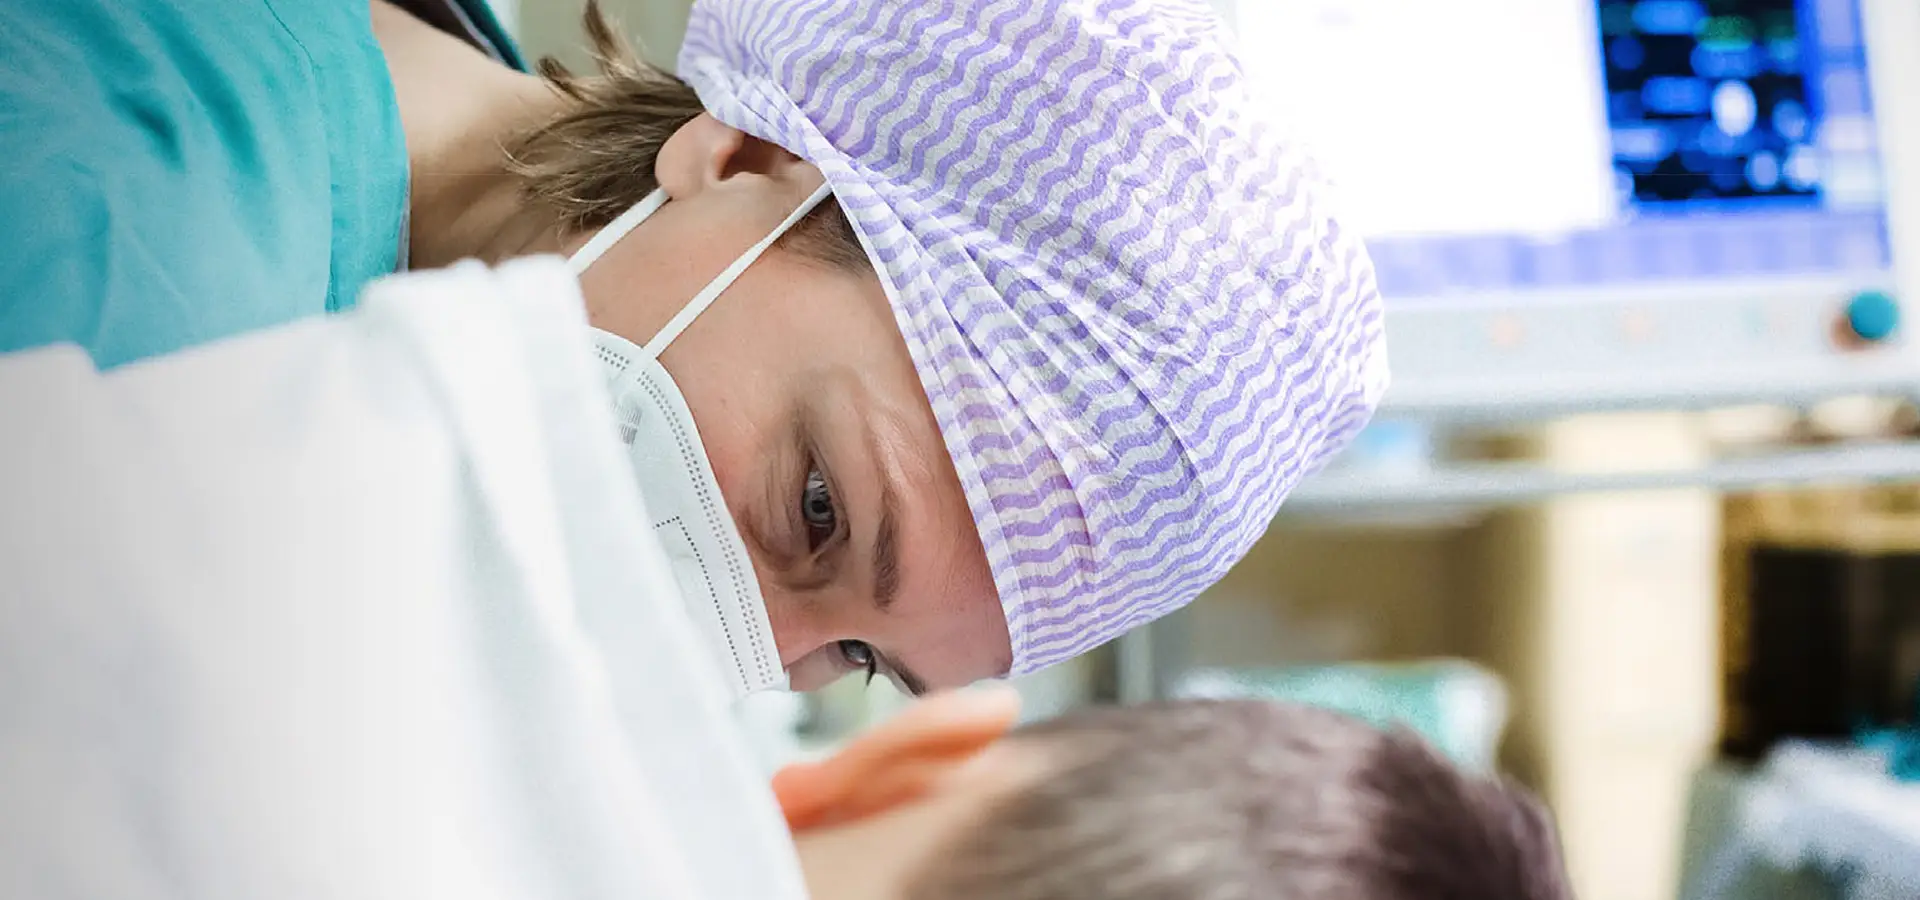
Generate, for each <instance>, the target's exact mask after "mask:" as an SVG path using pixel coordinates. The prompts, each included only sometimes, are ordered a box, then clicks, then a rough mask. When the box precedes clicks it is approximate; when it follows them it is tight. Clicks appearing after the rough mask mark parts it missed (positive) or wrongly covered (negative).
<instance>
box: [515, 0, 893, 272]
mask: <svg viewBox="0 0 1920 900" xmlns="http://www.w3.org/2000/svg"><path fill="white" fill-rule="evenodd" d="M584 21H585V28H586V32H587V37H588V39H589V41H590V45H591V48H592V51H593V59H594V63H595V67H596V68H598V69H599V72H598V74H595V75H585V76H582V75H575V74H574V73H573V72H571V71H568V69H567V67H566V66H565V65H562V64H561V63H560V61H559V60H557V59H554V58H553V57H547V58H544V59H542V60H540V75H541V77H543V78H545V79H546V81H547V83H548V84H549V85H550V86H552V87H553V89H554V90H556V91H559V92H560V94H561V95H562V96H563V97H565V98H566V99H567V100H569V101H570V104H569V108H568V110H567V111H566V112H565V113H563V114H561V116H560V117H559V118H557V119H554V120H553V121H551V122H548V123H546V124H545V125H542V126H541V127H539V128H536V129H534V130H532V131H530V132H528V133H526V134H524V135H521V136H520V137H519V139H518V140H516V141H514V142H513V143H512V144H511V145H510V146H509V147H508V148H507V151H508V158H509V162H510V165H511V167H512V168H513V170H514V171H516V172H518V173H519V174H520V175H521V176H522V177H524V178H526V180H527V193H528V196H529V199H531V200H533V201H534V202H536V203H541V204H545V205H546V206H548V207H550V208H552V209H553V210H554V211H556V212H557V213H559V214H560V217H561V222H562V224H564V225H565V226H567V227H568V228H571V229H573V230H576V231H587V230H591V229H596V228H599V227H601V226H603V225H606V224H607V223H608V222H611V221H613V220H614V219H615V218H617V217H618V216H619V215H620V214H621V213H623V212H626V211H627V209H628V208H630V207H632V206H633V205H634V204H636V203H639V202H640V201H641V200H643V199H645V198H646V196H647V195H648V194H651V193H653V190H654V188H657V187H659V185H660V183H659V181H658V180H656V179H655V178H654V169H653V167H654V163H655V162H656V161H657V160H658V159H659V158H660V148H661V147H663V146H665V145H666V143H667V139H668V138H670V137H672V136H673V134H674V132H676V131H679V130H680V127H681V126H683V125H685V124H687V123H688V122H691V121H693V120H694V119H695V118H696V117H698V116H699V115H700V114H701V113H704V112H706V107H705V106H703V105H701V103H700V96H699V95H698V94H696V93H694V90H693V88H691V87H689V86H687V84H686V82H683V81H681V80H680V79H678V78H675V77H673V76H672V75H669V74H667V73H666V72H663V71H661V70H659V69H657V68H654V67H653V66H651V65H649V64H648V63H647V62H646V61H644V60H642V59H641V58H640V56H639V54H637V53H635V52H634V49H633V45H632V44H631V43H629V42H628V41H627V40H626V39H625V38H623V37H621V35H620V32H619V31H618V30H617V29H615V28H614V26H613V25H612V23H610V22H609V21H608V20H607V16H606V14H605V12H603V11H602V10H601V8H600V3H599V0H588V2H587V8H586V13H585V15H584ZM776 246H781V247H785V248H787V249H789V250H793V251H795V252H797V253H799V254H801V255H802V256H805V257H808V258H811V259H814V260H816V261H818V262H822V263H825V264H827V265H829V266H832V267H834V268H837V269H841V270H845V271H850V272H855V273H864V272H866V271H869V270H870V269H871V267H872V263H871V262H870V261H869V260H868V259H867V254H866V251H865V250H863V249H862V248H861V246H860V238H859V236H857V235H856V234H855V233H854V231H853V226H852V225H851V224H850V223H848V221H847V217H846V214H845V213H844V212H842V211H841V209H840V205H839V204H838V203H837V202H835V201H834V200H833V199H831V198H829V199H828V200H827V201H826V202H824V203H821V204H820V205H819V206H817V207H815V208H814V209H813V211H812V212H810V213H808V214H807V216H806V217H805V218H803V219H801V220H800V222H799V223H798V224H796V225H795V226H794V227H793V229H792V230H790V231H788V232H787V233H786V234H785V235H783V236H782V237H781V239H780V242H779V244H777V245H776Z"/></svg>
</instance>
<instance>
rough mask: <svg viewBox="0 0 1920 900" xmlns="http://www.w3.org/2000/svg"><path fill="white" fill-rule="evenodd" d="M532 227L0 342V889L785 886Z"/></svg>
mask: <svg viewBox="0 0 1920 900" xmlns="http://www.w3.org/2000/svg"><path fill="white" fill-rule="evenodd" d="M586 335H587V332H586V325H585V322H584V317H583V315H582V313H581V303H580V298H579V294H578V289H577V287H576V285H575V282H574V280H573V278H572V276H571V275H570V274H568V272H567V271H566V269H565V267H564V265H562V264H561V263H560V262H559V261H558V260H551V259H542V260H533V261H526V262H520V263H514V264H511V265H509V266H507V267H504V268H502V269H500V270H489V269H486V268H484V267H481V266H479V265H477V264H473V265H468V266H464V267H461V268H457V269H454V270H448V271H441V272H429V273H418V274H413V275H406V276H400V277H398V278H394V279H390V280H388V281H386V282H383V283H380V284H378V285H376V286H375V287H374V289H373V290H372V291H371V292H370V293H369V295H368V297H367V299H366V301H365V303H364V304H363V306H362V307H361V308H360V309H359V310H356V311H355V312H353V313H351V314H349V315H346V316H342V317H338V318H332V319H324V320H314V321H308V322H303V323H299V324H295V325H291V326H287V327H283V328H280V329H277V330H274V331H270V332H263V333H259V334H255V335H249V336H246V337H242V338H239V339H236V340H230V341H227V342H224V343H220V344H214V345H210V346H207V347H203V348H200V349H197V350H193V351H188V352H186V353H182V354H178V355H174V356H169V357H164V358H160V359H156V360H153V361H150V362H147V363H143V364H138V365H134V366H130V367H126V368H122V369H119V370H115V371H113V372H110V373H108V374H105V375H102V374H100V373H97V372H96V371H95V370H94V369H93V368H92V366H91V365H90V363H88V361H87V360H86V358H85V356H84V355H83V354H81V353H79V352H78V351H73V350H63V349H57V348H56V349H52V350H46V351H39V352H33V353H27V354H24V355H18V356H13V357H6V358H0V896H5V897H21V898H25V897H34V898H61V897H73V898H97V897H113V898H116V900H144V898H161V897H181V898H188V897H190V898H196V900H213V898H261V897H273V898H276V900H297V898H343V900H344V898H352V900H380V898H395V900H400V898H405V900H422V898H435V897H448V898H453V897H457V898H460V900H491V898H501V900H506V898H531V897H538V898H607V900H613V898H620V900H633V898H652V897H659V898H675V900H677V898H682V897H685V898H715V900H734V898H755V900H760V898H767V900H781V898H795V900H797V898H800V897H801V896H802V893H803V891H802V888H801V887H800V880H799V877H798V871H797V866H796V864H795V861H794V859H793V855H792V848H791V845H790V843H789V842H788V840H787V838H786V835H785V831H784V828H783V827H782V826H781V824H780V821H779V817H778V814H777V810H776V809H775V807H774V805H773V802H772V799H771V797H770V796H769V795H768V793H767V791H766V790H765V788H764V785H763V784H761V783H759V782H758V780H757V776H756V775H755V773H754V770H753V768H752V766H751V765H750V763H749V762H748V759H747V757H746V755H745V753H744V749H743V748H742V747H741V746H739V744H738V742H737V736H736V735H735V734H734V733H733V732H732V730H731V726H730V723H729V722H728V720H727V718H726V711H725V708H724V703H723V700H722V697H721V693H720V688H719V685H718V684H717V682H716V681H715V680H714V677H713V676H714V673H713V672H712V671H710V669H709V666H710V663H709V662H708V661H707V660H706V659H705V658H704V657H703V656H702V655H701V654H700V653H699V652H698V648H697V645H696V644H695V638H694V635H693V632H692V630H691V625H690V623H688V622H687V621H686V620H685V618H684V614H683V613H682V612H681V609H680V606H679V603H680V601H679V598H678V596H677V593H676V592H675V591H674V589H673V587H672V585H673V581H672V577H671V575H670V573H669V571H668V569H667V566H666V562H665V559H664V558H663V557H662V556H661V555H660V551H659V548H658V547H657V546H655V545H654V544H653V543H652V541H651V537H650V535H649V534H648V529H647V527H646V525H645V522H644V511H643V509H642V508H641V506H640V502H639V500H638V496H637V494H636V492H635V490H634V489H633V483H632V476H631V474H630V473H629V472H628V471H627V469H626V468H625V465H624V462H623V460H622V458H621V456H620V455H619V445H618V443H617V441H616V440H615V439H614V436H613V435H614V432H613V426H612V422H611V418H610V415H609V413H608V411H607V404H606V398H605V396H604V391H603V389H602V388H601V387H600V377H599V373H598V372H596V371H595V370H594V369H593V368H592V366H593V362H592V358H591V355H590V349H589V343H588V340H587V336H586Z"/></svg>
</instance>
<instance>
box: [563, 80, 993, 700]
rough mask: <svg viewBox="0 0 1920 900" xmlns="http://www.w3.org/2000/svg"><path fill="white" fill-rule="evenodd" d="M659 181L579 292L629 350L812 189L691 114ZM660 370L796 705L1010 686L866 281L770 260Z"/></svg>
mask: <svg viewBox="0 0 1920 900" xmlns="http://www.w3.org/2000/svg"><path fill="white" fill-rule="evenodd" d="M656 171H657V174H658V175H659V177H660V182H661V185H662V186H663V187H665V188H666V189H667V192H668V194H669V196H670V197H671V198H672V199H671V201H670V202H669V203H667V205H666V206H665V207H663V208H662V209H661V210H660V211H659V212H658V213H656V214H654V216H653V217H652V218H650V219H648V220H647V221H646V222H645V223H643V224H642V225H641V226H640V227H639V228H637V229H636V230H635V231H634V232H633V233H632V234H630V235H628V236H627V238H626V239H624V240H622V241H621V242H620V243H619V244H618V245H616V246H615V247H614V248H613V249H612V250H610V251H609V252H608V253H607V254H606V255H605V256H604V257H602V258H601V259H600V261H599V262H597V263H595V264H594V266H593V267H592V268H591V269H589V270H588V271H587V272H586V274H585V275H584V276H583V277H582V279H581V284H582V287H583V290H584V291H585V293H586V297H587V305H588V314H589V317H590V318H591V319H592V322H593V324H594V326H595V327H598V328H601V329H603V330H606V331H609V332H612V333H614V334H618V335H620V336H622V337H624V338H626V339H628V340H630V341H632V342H634V343H635V344H644V343H645V342H646V341H647V339H648V338H650V337H652V336H653V334H654V333H655V332H657V331H658V330H659V329H660V327H661V326H662V325H664V324H665V323H666V322H667V320H668V319H669V318H671V317H672V316H673V315H674V314H675V313H677V312H679V310H680V308H681V307H682V306H684V305H685V304H686V302H687V301H688V300H689V299H691V298H692V297H693V296H694V294H695V293H697V292H698V291H699V290H700V289H701V288H702V287H704V286H705V285H706V284H707V282H708V281H709V280H711V279H712V278H713V277H714V276H715V275H717V274H719V273H720V272H721V270H723V269H725V268H726V267H727V266H728V265H730V264H732V263H733V261H734V260H735V259H737V258H738V257H739V256H740V255H741V253H742V252H743V251H745V250H746V249H747V248H748V247H750V246H752V245H753V244H754V243H756V242H757V241H759V240H760V239H762V238H764V237H765V236H766V235H767V234H768V233H770V232H772V231H773V229H774V228H775V227H777V226H778V225H779V223H780V222H781V220H782V219H784V218H785V217H786V216H787V215H788V214H789V213H791V212H792V211H793V209H794V208H795V207H797V206H798V205H799V204H800V203H801V201H802V200H803V199H804V198H805V197H806V196H807V194H809V193H810V192H811V191H812V190H813V189H814V188H815V187H817V186H818V185H819V184H820V180H821V177H820V174H819V172H818V171H817V170H815V169H814V168H813V167H812V166H809V165H807V164H805V163H801V162H799V161H798V160H795V159H794V158H793V157H791V156H790V155H787V154H786V153H784V152H783V151H781V150H779V149H778V148H775V147H772V146H770V145H767V144H764V143H761V142H759V141H756V140H754V139H752V138H748V137H745V136H744V135H741V134H740V133H739V132H737V131H734V130H732V129H730V128H727V127H726V126H724V125H720V124H719V123H718V122H715V121H713V120H712V119H708V118H705V117H702V118H701V119H699V120H696V121H695V122H694V123H693V124H691V125H688V126H686V127H685V128H683V129H682V130H681V131H680V132H679V133H678V134H676V135H675V136H674V138H673V139H672V140H671V141H669V142H668V144H667V146H666V148H665V149H664V150H663V152H662V153H661V157H660V161H659V164H658V167H657V169H656ZM660 361H661V364H662V365H664V366H665V367H666V369H667V371H668V372H669V373H670V374H672V376H673V379H674V381H675V383H677V384H678V385H679V387H680V390H681V392H682V393H683V394H684V395H685V397H686V400H687V405H688V406H689V407H690V408H691V409H692V411H693V416H694V421H695V423H696V424H697V425H698V427H699V429H700V439H701V441H702V442H704V443H705V444H706V448H707V452H708V454H709V457H710V459H711V460H712V464H713V470H714V475H715V477H716V479H717V480H718V481H719V483H720V490H721V493H722V494H724V495H725V498H726V502H727V508H728V510H729V511H730V512H731V513H732V514H733V518H734V521H735V523H736V524H737V525H738V526H739V529H740V533H741V536H742V537H743V538H744V539H745V541H746V545H747V549H748V551H749V552H750V553H751V554H752V556H753V561H754V568H755V571H756V574H757V575H758V576H759V580H760V588H761V592H762V594H763V595H764V596H765V598H766V602H767V613H768V618H769V619H770V621H771V622H772V625H773V632H774V637H775V640H776V642H777V643H778V644H779V648H780V656H781V661H782V663H783V664H785V665H786V666H787V670H788V673H789V675H790V677H791V680H792V685H793V687H794V689H796V690H811V689H814V688H818V687H821V686H823V685H825V684H827V683H829V682H831V681H834V680H836V679H838V678H839V677H841V676H843V675H847V674H851V673H867V672H871V673H873V674H875V675H878V676H880V677H888V678H892V679H894V680H895V681H896V682H897V683H899V684H900V685H901V686H903V687H905V688H907V689H909V690H913V691H916V692H917V691H921V690H925V689H929V688H940V687H950V686H958V685H962V684H966V683H969V682H972V681H976V680H979V679H981V678H988V677H993V676H996V675H1000V674H1002V673H1004V672H1005V671H1006V670H1007V668H1008V667H1009V666H1010V664H1011V658H1012V651H1011V650H1010V646H1009V642H1008V638H1007V630H1006V620H1005V617H1004V616H1003V614H1002V613H1001V610H1000V603H999V600H998V597H997V595H996V594H995V591H994V587H993V580H992V576H991V573H990V570H989V569H988V567H987V561H986V555H985V552H984V551H983V550H982V549H981V546H980V540H979V534H978V532H977V531H976V530H975V528H974V524H973V518H972V515H971V513H969V511H968V508H967V503H966V498H965V495H964V493H963V491H962V489H961V487H960V481H959V478H958V476H957V475H956V474H955V473H954V469H953V463H952V460H951V458H950V457H949V456H948V455H947V451H946V446H945V444H944V442H943V441H942V438H941V436H940V429H939V425H938V423H937V422H936V421H935V419H934V417H933V411H932V409H931V407H930V406H929V405H928V403H927V399H926V395H925V393H924V392H923V391H922V389H921V386H920V380H919V376H918V375H917V374H916V373H915V371H914V367H913V361H912V358H911V357H910V356H909V355H908V352H907V347H906V344H905V342H904V340H903V339H902V338H901V335H900V332H899V329H898V327H897V326H896V325H895V324H894V319H893V312H892V310H891V308H890V306H889V304H888V302H887V298H886V295H885V293H884V292H883V291H882V290H881V287H880V283H879V280H878V278H877V277H876V276H874V275H873V273H871V272H869V271H862V270H856V269H854V268H849V267H846V266H835V265H832V264H829V263H826V262H822V261H820V260H817V259H813V258H810V257H809V256H807V255H803V254H801V253H799V252H796V251H795V250H793V249H790V248H789V247H788V246H787V245H786V244H781V245H776V246H775V248H774V249H773V250H771V251H769V252H768V253H767V254H766V255H764V256H762V257H761V258H760V259H759V260H758V261H756V262H755V263H754V264H753V265H752V266H751V267H749V268H748V269H747V271H746V273H745V274H744V275H742V276H741V277H740V279H739V280H738V281H736V282H735V283H734V284H733V285H732V286H731V287H729V288H728V289H727V291H726V293H724V294H722V295H721V296H720V298H719V299H718V300H717V301H715V302H714V304H713V305H712V306H711V307H710V308H708V309H707V311H706V312H704V313H702V314H701V315H700V317H699V318H698V319H696V320H694V322H693V324H692V325H691V326H689V327H688V328H687V330H686V331H685V332H684V333H682V334H681V335H680V336H679V338H677V339H676V340H675V341H674V342H673V343H672V344H671V345H669V346H668V347H667V349H666V350H665V352H663V353H662V354H661V357H660Z"/></svg>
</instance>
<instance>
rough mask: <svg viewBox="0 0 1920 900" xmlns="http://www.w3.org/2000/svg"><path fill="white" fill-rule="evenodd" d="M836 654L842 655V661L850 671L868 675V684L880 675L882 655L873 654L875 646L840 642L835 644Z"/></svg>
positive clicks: (862, 642) (856, 642)
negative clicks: (854, 670)
mask: <svg viewBox="0 0 1920 900" xmlns="http://www.w3.org/2000/svg"><path fill="white" fill-rule="evenodd" d="M834 652H836V653H838V654H839V655H840V661H841V662H842V663H843V664H845V665H846V667H847V668H849V669H858V670H860V671H863V672H865V673H867V681H868V683H872V681H873V679H875V678H877V677H879V675H880V654H878V653H875V652H873V645H872V644H869V643H867V642H866V641H839V642H837V643H835V644H834Z"/></svg>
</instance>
